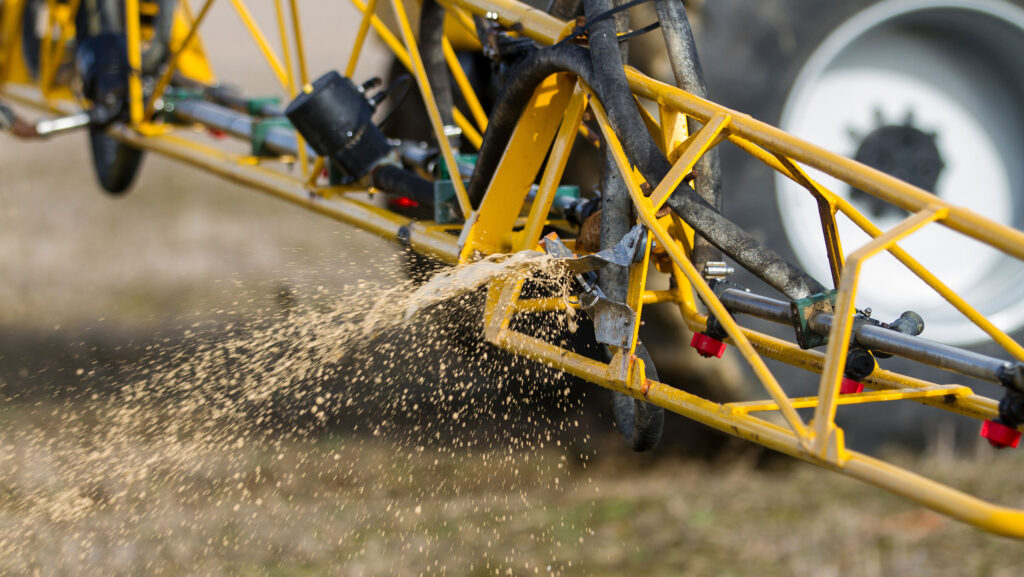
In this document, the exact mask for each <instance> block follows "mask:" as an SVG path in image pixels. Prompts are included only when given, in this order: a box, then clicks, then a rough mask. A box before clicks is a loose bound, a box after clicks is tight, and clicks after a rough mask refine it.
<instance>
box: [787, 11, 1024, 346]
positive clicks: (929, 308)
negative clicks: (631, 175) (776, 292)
mask: <svg viewBox="0 0 1024 577" xmlns="http://www.w3.org/2000/svg"><path fill="white" fill-rule="evenodd" d="M1021 54H1024V10H1020V9H1018V8H1016V7H1014V6H1011V5H1008V4H1004V3H1002V2H985V1H980V0H978V1H970V0H959V1H936V0H890V1H887V2H882V3H880V4H876V5H875V6H873V7H871V8H869V9H867V10H865V11H863V12H861V13H859V14H858V15H856V16H855V17H854V18H852V19H850V20H848V21H847V22H846V23H844V24H843V25H841V26H840V27H839V28H837V29H836V30H835V31H834V32H833V33H832V34H831V35H829V37H828V38H827V39H826V40H825V41H824V42H823V43H822V45H821V46H820V47H819V48H818V49H817V50H816V51H815V52H814V54H813V55H812V56H811V58H810V59H809V60H808V62H807V64H806V65H805V66H804V68H803V69H802V70H801V72H800V74H799V76H798V77H797V81H796V82H795V84H794V85H793V88H792V90H791V91H790V94H789V96H788V98H787V101H786V105H785V108H784V109H783V114H782V119H781V122H780V124H781V127H782V128H783V130H786V131H787V132H791V133H793V134H795V135H797V136H800V137H801V138H804V139H806V140H809V141H810V142H814V143H815V144H819V145H822V146H824V147H826V148H828V149H830V150H833V151H835V152H838V153H840V154H843V155H846V156H851V157H852V156H854V155H855V154H856V153H857V151H858V148H860V146H861V143H863V137H864V136H865V135H867V134H869V133H871V132H872V131H873V130H875V129H876V128H878V127H879V125H880V124H882V125H898V124H903V121H904V120H905V119H906V117H907V113H908V112H912V116H913V120H912V121H911V122H910V124H911V125H912V126H913V127H914V128H916V129H917V130H920V131H922V132H924V133H930V132H934V133H935V134H936V137H935V146H936V148H937V149H938V151H939V154H940V155H941V157H942V161H943V163H944V168H942V170H941V173H940V176H939V178H938V181H937V184H936V186H935V191H934V192H935V193H936V194H937V195H938V196H940V197H941V198H943V199H945V200H947V201H949V202H951V203H954V204H957V205H960V206H965V207H967V208H970V209H971V210H974V211H975V212H978V213H979V214H982V215H984V216H985V217H987V218H990V219H992V220H994V221H996V222H1000V223H1003V224H1007V225H1010V226H1013V227H1016V228H1021V227H1022V224H1024V166H1021V165H1022V164H1024V163H1021V162H1020V159H1024V110H1022V109H1024V60H1021V59H1020V58H1019V55H1021ZM812 175H813V176H814V177H815V178H816V179H818V181H819V182H820V183H821V184H823V185H825V186H826V187H828V188H829V189H830V190H832V191H834V192H836V193H837V194H840V195H841V196H843V197H844V198H847V199H850V200H851V202H853V204H854V205H855V206H857V207H858V209H860V210H861V212H862V213H864V214H865V216H868V217H869V218H871V219H872V220H874V221H875V223H876V224H878V225H879V226H880V227H881V228H883V229H886V228H889V227H891V226H892V225H893V224H895V223H896V222H898V221H899V220H900V219H902V218H904V217H905V216H906V213H903V214H900V213H899V211H894V212H883V213H881V214H875V213H872V212H871V211H870V210H869V208H870V207H869V205H867V204H866V203H865V202H864V200H863V199H862V198H861V196H857V197H855V198H853V199H851V190H850V187H849V186H848V185H846V184H845V183H842V182H839V181H838V180H836V179H833V178H830V177H827V176H826V175H823V174H821V173H819V172H817V171H812ZM776 193H777V200H778V205H779V212H780V215H781V217H782V223H783V227H784V229H785V232H786V237H787V239H788V240H789V243H790V246H791V247H792V248H793V252H794V253H795V254H796V257H797V259H798V260H799V262H800V264H801V265H802V266H803V267H805V268H806V269H807V270H808V272H810V273H811V274H813V275H814V276H815V277H817V278H819V279H820V280H823V281H825V280H827V279H829V278H830V274H829V267H828V261H827V259H826V257H825V252H824V250H823V247H824V240H823V236H822V233H821V227H820V226H819V225H818V211H817V205H816V203H815V201H814V199H813V198H811V196H810V195H809V194H808V193H807V192H806V191H805V190H804V189H803V188H801V187H800V186H798V185H796V184H795V183H793V182H792V181H789V180H788V179H786V178H784V177H782V176H781V175H778V176H777V177H776ZM861 195H863V193H861ZM838 226H839V228H840V235H841V238H842V239H843V241H844V250H846V251H849V250H852V249H854V248H856V247H857V246H860V245H862V244H863V243H864V242H866V241H867V239H868V237H867V236H866V235H865V234H864V233H862V232H860V230H859V229H858V228H857V227H856V226H855V225H854V224H853V223H852V222H850V221H849V220H848V219H846V218H845V217H842V216H840V217H838ZM901 246H902V247H903V248H904V249H906V250H907V252H909V253H910V254H911V255H912V256H913V257H914V258H916V259H917V260H918V261H919V262H921V263H922V264H923V265H925V266H926V267H927V268H929V269H930V270H931V271H932V272H934V273H936V274H937V275H938V276H939V278H940V279H942V280H943V281H944V282H945V283H946V284H947V285H948V286H949V287H950V288H952V289H953V290H954V291H956V292H957V293H958V294H960V295H961V296H962V297H963V298H964V299H965V300H967V302H968V303H970V304H971V305H972V306H974V307H975V308H977V309H978V310H979V311H980V312H982V313H983V314H985V316H987V317H988V318H989V320H991V321H992V322H993V323H995V325H996V326H998V327H999V328H1001V329H1003V330H1004V331H1007V332H1012V331H1015V330H1017V329H1020V328H1022V327H1024V263H1021V262H1019V261H1017V260H1015V259H1012V258H1010V257H1007V256H1006V255H1003V254H1000V253H998V252H996V251H995V250H992V249H988V248H987V247H984V246H982V245H980V244H978V243H975V242H973V241H969V240H967V239H966V238H965V237H963V236H962V235H959V234H958V233H954V232H952V231H949V230H947V229H945V228H944V227H940V226H931V227H929V228H927V229H925V230H924V231H921V232H919V233H917V234H916V235H915V236H913V237H911V238H910V239H908V240H906V241H904V242H903V243H901ZM857 306H858V307H860V308H863V307H871V308H872V310H873V311H874V313H873V316H874V317H876V318H879V319H880V320H883V321H887V322H888V321H892V320H894V319H895V318H896V317H898V316H899V315H900V313H902V312H903V311H905V310H914V311H916V312H918V313H920V314H921V315H922V316H923V317H924V319H925V333H924V336H927V337H929V338H932V339H936V340H940V341H943V342H947V343H951V344H960V345H966V344H972V343H977V342H979V341H982V340H984V339H985V338H986V335H985V334H984V333H983V332H982V331H981V330H980V329H978V328H977V327H976V326H974V324H973V323H971V322H970V321H969V320H967V319H966V318H965V317H964V316H963V315H962V314H960V313H959V312H958V311H957V310H956V309H954V308H953V307H952V306H951V305H949V304H948V303H946V302H945V301H944V300H943V299H942V298H941V297H939V296H938V295H937V294H936V293H935V292H934V291H933V290H931V289H930V288H928V287H927V285H925V284H924V283H923V282H922V281H920V280H919V279H918V278H917V277H916V276H914V275H913V274H912V273H910V272H909V271H908V270H906V268H905V267H903V266H902V265H901V264H900V263H899V262H898V261H896V259H895V258H893V257H891V256H890V255H880V256H878V257H876V258H874V259H872V260H871V261H869V262H868V263H867V264H866V266H865V267H864V269H863V271H862V273H861V277H860V284H859V287H858V293H857Z"/></svg>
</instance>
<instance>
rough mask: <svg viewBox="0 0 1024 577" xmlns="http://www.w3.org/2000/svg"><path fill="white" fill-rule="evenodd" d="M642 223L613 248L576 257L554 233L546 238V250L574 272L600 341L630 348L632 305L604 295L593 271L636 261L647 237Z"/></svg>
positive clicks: (633, 322)
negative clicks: (639, 249) (642, 242)
mask: <svg viewBox="0 0 1024 577" xmlns="http://www.w3.org/2000/svg"><path fill="white" fill-rule="evenodd" d="M645 235H646V231H645V230H644V228H643V226H641V225H636V226H634V227H633V228H632V229H631V230H630V231H629V232H628V233H626V235H625V236H623V237H622V240H621V241H619V243H618V244H616V245H615V246H613V247H612V248H608V249H605V250H603V251H601V252H598V253H595V254H588V255H584V256H581V257H578V256H576V255H575V254H574V253H573V252H572V251H571V250H569V247H567V246H565V244H564V243H563V242H562V241H561V240H559V238H558V236H557V235H555V234H553V233H552V234H550V235H548V236H546V237H544V250H545V252H547V254H549V255H551V256H552V257H554V258H557V259H559V261H560V262H561V263H562V264H563V265H564V266H565V267H566V269H567V270H568V271H569V272H570V273H572V274H573V275H574V277H575V280H576V283H577V285H578V287H579V292H578V294H577V298H578V299H579V303H580V308H581V309H583V310H584V311H586V313H587V314H588V315H589V316H590V318H591V319H592V320H593V321H594V336H595V339H596V340H597V342H599V343H601V344H604V345H609V346H613V347H619V348H623V349H629V348H632V346H633V334H634V333H635V332H636V331H635V330H634V328H635V325H636V312H635V311H633V309H632V308H630V307H629V305H626V304H624V303H620V302H616V301H613V300H611V299H609V298H608V297H607V296H605V294H604V291H602V290H601V287H599V286H597V275H596V274H594V271H596V270H598V269H600V268H603V267H605V266H608V265H609V264H615V265H619V266H629V265H630V264H632V263H633V260H634V257H635V256H636V254H637V249H638V248H639V247H640V246H641V241H642V240H643V239H644V238H645Z"/></svg>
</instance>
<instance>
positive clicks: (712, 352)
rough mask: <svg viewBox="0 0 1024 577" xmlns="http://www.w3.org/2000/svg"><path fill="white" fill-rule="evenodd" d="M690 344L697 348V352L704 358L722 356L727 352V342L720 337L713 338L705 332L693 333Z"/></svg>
mask: <svg viewBox="0 0 1024 577" xmlns="http://www.w3.org/2000/svg"><path fill="white" fill-rule="evenodd" d="M690 346H691V347H693V348H695V349H697V354H699V355H700V356H702V357H704V358H711V357H715V358H719V359H720V358H722V353H724V352H725V347H726V345H725V343H723V342H722V341H720V340H718V339H714V338H711V337H709V336H707V335H706V334H704V333H693V339H691V340H690Z"/></svg>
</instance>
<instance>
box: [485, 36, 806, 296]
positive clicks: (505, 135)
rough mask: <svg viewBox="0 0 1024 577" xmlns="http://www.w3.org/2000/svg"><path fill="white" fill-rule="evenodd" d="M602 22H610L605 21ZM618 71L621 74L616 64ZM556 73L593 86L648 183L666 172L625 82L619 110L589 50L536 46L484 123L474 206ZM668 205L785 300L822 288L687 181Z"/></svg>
mask: <svg viewBox="0 0 1024 577" xmlns="http://www.w3.org/2000/svg"><path fill="white" fill-rule="evenodd" d="M605 22H608V24H609V25H611V22H610V21H605ZM612 40H613V41H614V40H615V39H614V38H613V39H612ZM592 42H593V40H592ZM592 49H593V46H592ZM606 52H607V51H606ZM611 53H612V54H613V55H614V56H615V57H616V58H617V57H618V55H619V53H618V49H617V48H616V49H615V50H613V51H611ZM610 67H611V66H603V68H610ZM619 70H620V72H621V70H622V66H621V65H620V66H619ZM558 72H570V73H573V74H575V75H577V76H579V77H580V78H582V79H583V82H585V83H586V84H587V85H589V86H590V87H591V88H593V89H594V91H595V92H596V93H597V97H598V100H600V101H601V103H602V104H604V105H605V110H606V111H607V113H608V117H609V120H610V122H611V124H612V128H613V129H614V130H615V132H616V134H617V135H618V137H619V139H620V140H621V142H622V145H623V147H624V148H625V151H626V154H627V156H629V158H630V159H631V160H633V162H635V163H636V164H637V166H638V167H639V169H640V172H641V174H643V176H644V178H645V179H646V180H647V181H648V182H653V183H657V182H660V181H661V179H662V178H663V177H664V176H665V174H666V173H667V172H668V170H669V168H670V167H669V164H668V160H667V159H666V158H665V156H664V155H662V153H661V150H659V149H658V147H657V145H656V144H655V143H654V140H653V139H652V138H651V135H650V134H649V133H648V132H647V129H646V125H645V124H644V123H643V120H642V119H640V116H639V114H640V113H639V112H638V111H637V108H636V102H635V101H634V100H633V98H632V96H631V95H630V92H629V89H628V86H627V87H626V94H627V95H628V96H629V97H628V98H627V99H625V102H627V103H628V106H626V105H625V104H623V103H622V102H620V103H619V104H618V108H616V106H613V105H609V102H610V99H609V98H607V97H606V96H605V93H604V92H603V90H604V89H603V88H601V86H600V84H599V83H598V82H597V79H596V76H597V75H596V74H595V73H594V66H593V65H592V64H591V62H590V51H588V50H586V49H585V48H582V47H580V46H576V45H574V44H559V45H555V46H551V47H549V48H543V49H540V50H537V51H536V52H534V53H533V54H531V55H530V56H528V57H526V58H525V59H524V60H523V62H522V63H520V65H519V66H518V67H517V68H516V70H515V71H514V72H513V73H512V74H510V75H509V78H510V80H509V81H508V82H507V83H506V85H505V87H504V90H503V91H502V93H501V95H500V96H499V98H498V102H497V103H496V104H495V107H494V111H493V112H492V113H491V116H490V119H489V121H488V124H487V132H485V133H484V140H483V143H482V145H481V146H480V151H479V156H478V158H477V164H476V169H475V170H474V171H473V178H472V179H471V180H470V183H469V189H468V191H467V192H468V193H469V198H470V202H471V203H472V205H473V206H474V207H478V206H480V201H481V200H483V197H484V194H485V193H486V192H487V187H488V185H489V184H490V181H491V179H492V178H493V176H494V171H495V169H496V168H497V166H498V163H499V162H500V161H501V157H502V155H503V154H504V153H505V147H506V146H507V145H508V141H509V138H510V137H511V136H512V131H513V130H514V129H515V127H516V123H517V122H518V121H519V117H520V115H521V114H522V112H523V108H525V107H526V104H527V103H528V102H529V100H530V97H531V96H533V91H534V90H535V89H536V88H537V86H538V85H539V84H540V83H541V82H542V81H543V80H544V79H545V78H547V77H548V76H551V75H552V74H555V73H558ZM624 77H625V75H624V74H623V78H624ZM617 100H618V101H621V100H622V99H621V98H619V99H617ZM629 112H632V113H633V115H635V116H636V120H635V122H630V121H629V120H628V119H627V120H624V119H623V118H622V116H623V114H624V113H626V114H627V115H628V113H629ZM667 204H668V206H669V207H670V208H671V209H672V210H673V211H675V212H676V213H677V214H678V215H679V217H680V218H682V219H683V221H685V222H686V223H687V224H689V225H690V226H692V227H693V228H694V230H696V231H697V233H698V234H700V235H701V236H702V237H704V238H705V239H707V240H708V241H709V242H711V244H713V245H714V246H715V247H716V248H718V249H719V250H721V251H722V252H724V253H725V254H727V255H729V257H730V258H732V259H733V260H734V261H736V263H738V264H739V265H740V266H742V267H743V268H745V269H747V270H749V271H750V272H752V273H753V274H755V275H756V276H757V277H758V278H760V279H761V280H763V281H764V282H766V283H767V284H768V285H769V286H772V287H774V288H775V289H776V290H778V291H779V292H781V293H783V294H784V295H786V296H787V297H788V298H790V299H794V300H795V299H801V298H804V297H807V296H809V295H811V294H814V293H819V292H824V291H825V287H824V286H822V285H821V283H819V282H818V281H816V280H814V279H813V278H812V277H810V276H809V275H807V274H805V273H804V272H803V271H801V270H800V269H798V268H796V267H795V266H793V265H791V264H789V263H788V262H786V260H785V259H783V258H782V257H781V256H779V255H777V254H776V253H775V252H774V251H772V250H771V249H768V248H766V247H764V246H762V245H761V244H760V243H759V242H758V241H757V240H756V239H754V237H752V236H751V235H750V234H749V233H747V232H746V231H745V230H743V229H742V228H740V227H739V226H737V225H736V224H734V223H733V222H732V221H730V220H729V219H727V218H725V217H724V216H722V215H721V214H720V213H719V212H718V211H716V210H715V209H714V208H712V206H711V205H709V204H708V203H707V202H706V201H704V199H702V198H700V196H698V195H697V193H696V192H695V191H694V190H693V189H692V188H690V187H689V185H686V184H682V185H680V186H679V188H677V189H676V190H675V191H674V192H673V194H672V196H671V197H669V200H668V203H667Z"/></svg>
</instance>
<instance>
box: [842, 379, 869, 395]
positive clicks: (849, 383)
mask: <svg viewBox="0 0 1024 577" xmlns="http://www.w3.org/2000/svg"><path fill="white" fill-rule="evenodd" d="M862 392H864V383H861V382H859V381H855V380H853V379H848V378H846V377H843V380H842V381H840V383H839V394H840V395H849V394H850V393H862Z"/></svg>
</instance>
